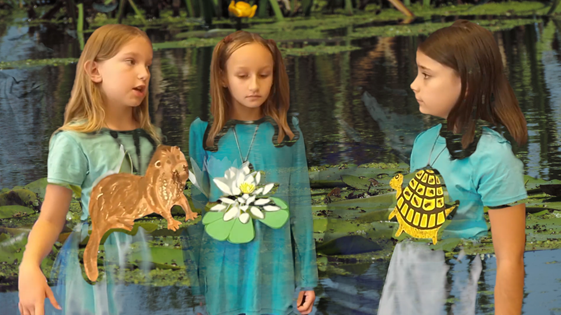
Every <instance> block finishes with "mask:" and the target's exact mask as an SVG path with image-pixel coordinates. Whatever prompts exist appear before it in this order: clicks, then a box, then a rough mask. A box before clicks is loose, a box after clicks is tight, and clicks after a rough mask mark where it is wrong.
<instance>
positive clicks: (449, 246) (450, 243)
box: [430, 238, 462, 252]
mask: <svg viewBox="0 0 561 315" xmlns="http://www.w3.org/2000/svg"><path fill="white" fill-rule="evenodd" d="M461 242H462V239H460V238H447V239H444V240H440V241H438V243H436V245H434V244H432V245H430V248H431V249H433V250H443V251H445V252H449V251H452V250H454V248H456V246H458V245H459V244H460V243H461Z"/></svg>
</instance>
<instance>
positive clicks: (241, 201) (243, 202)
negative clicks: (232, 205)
mask: <svg viewBox="0 0 561 315" xmlns="http://www.w3.org/2000/svg"><path fill="white" fill-rule="evenodd" d="M238 202H239V203H241V204H245V203H246V202H245V200H244V199H243V198H242V197H239V198H238Z"/></svg>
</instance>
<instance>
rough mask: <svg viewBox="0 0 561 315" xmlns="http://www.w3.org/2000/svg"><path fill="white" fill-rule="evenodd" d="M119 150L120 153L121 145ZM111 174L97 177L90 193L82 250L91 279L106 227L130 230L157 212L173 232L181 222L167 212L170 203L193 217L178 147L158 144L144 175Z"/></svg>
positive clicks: (95, 275)
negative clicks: (87, 233)
mask: <svg viewBox="0 0 561 315" xmlns="http://www.w3.org/2000/svg"><path fill="white" fill-rule="evenodd" d="M121 153H122V155H123V156H124V151H123V149H122V148H121ZM119 167H120V166H119ZM115 173H116V172H113V171H110V172H109V175H107V176H106V177H103V178H101V180H100V181H99V182H98V183H97V184H96V185H95V186H94V188H93V190H92V192H91V200H90V204H89V213H90V217H91V221H92V233H91V235H90V239H89V240H88V244H87V245H86V249H85V251H84V266H85V269H86V275H87V276H88V278H89V279H90V280H91V281H96V280H97V278H98V275H99V272H98V269H97V253H98V249H99V246H100V241H101V239H102V238H103V236H104V234H105V233H107V232H108V231H109V230H111V229H125V230H127V231H132V229H133V226H134V221H135V220H136V219H140V218H142V217H144V216H146V215H149V214H152V213H157V214H159V215H161V216H162V217H164V218H165V219H166V220H167V223H168V229H170V230H173V231H176V230H177V228H178V227H179V225H181V222H179V221H177V220H175V219H174V218H173V217H172V215H171V208H172V207H173V206H174V205H178V206H181V207H182V208H183V210H184V211H185V215H186V216H185V221H187V220H189V219H193V220H194V219H195V218H196V217H197V213H194V212H192V211H191V208H190V206H189V201H188V200H187V197H186V196H185V195H184V194H183V191H184V189H185V184H186V182H187V179H188V178H189V170H188V164H187V160H186V159H185V155H183V153H182V152H181V150H180V149H179V148H178V147H175V146H174V147H171V146H167V145H159V146H158V147H157V148H156V151H155V152H154V155H153V156H152V159H151V160H150V164H149V165H148V168H147V169H146V174H145V175H144V176H138V175H134V174H129V173H117V174H115Z"/></svg>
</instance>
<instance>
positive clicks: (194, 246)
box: [182, 119, 208, 296]
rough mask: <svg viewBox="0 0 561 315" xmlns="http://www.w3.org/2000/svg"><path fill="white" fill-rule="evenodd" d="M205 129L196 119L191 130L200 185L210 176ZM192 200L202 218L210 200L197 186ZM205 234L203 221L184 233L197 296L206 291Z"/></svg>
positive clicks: (191, 147)
mask: <svg viewBox="0 0 561 315" xmlns="http://www.w3.org/2000/svg"><path fill="white" fill-rule="evenodd" d="M204 128H206V126H205V124H204V123H203V122H202V121H201V120H200V119H196V120H195V121H194V122H193V123H192V124H191V127H190V128H189V156H190V157H191V158H192V159H193V160H194V161H195V162H196V163H197V166H198V167H199V169H200V170H201V171H202V174H203V178H197V181H199V183H200V184H205V183H207V182H208V174H207V172H206V170H205V168H204V160H205V151H204V148H203V144H202V142H203V135H204ZM201 130H202V132H201ZM192 167H193V166H192ZM191 200H192V201H193V205H194V206H195V208H196V209H203V211H202V213H201V216H202V215H204V207H205V205H206V204H207V202H208V198H207V197H206V196H205V195H204V194H203V193H202V192H201V191H200V190H199V189H198V188H197V187H195V185H191ZM203 233H204V227H203V224H202V220H201V221H199V222H197V223H196V224H194V225H190V226H188V227H187V228H186V229H185V231H184V232H183V233H182V247H183V257H184V261H185V268H186V271H187V275H188V276H189V280H190V282H191V290H192V293H193V295H196V296H200V295H202V294H203V293H204V290H205V289H204V284H203V283H201V281H200V276H199V273H200V272H201V270H200V257H201V250H202V244H201V242H202V238H203Z"/></svg>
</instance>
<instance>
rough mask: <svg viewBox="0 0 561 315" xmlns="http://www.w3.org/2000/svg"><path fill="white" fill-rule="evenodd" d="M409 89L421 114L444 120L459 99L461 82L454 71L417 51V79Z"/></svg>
mask: <svg viewBox="0 0 561 315" xmlns="http://www.w3.org/2000/svg"><path fill="white" fill-rule="evenodd" d="M411 89H412V90H413V92H415V98H416V99H417V102H419V110H420V111H421V113H423V114H427V115H432V116H436V117H440V118H444V119H446V118H447V117H448V114H449V113H450V111H451V110H452V108H453V107H454V105H455V104H456V102H457V101H458V98H459V97H460V92H461V89H462V81H461V79H460V77H459V76H458V75H457V74H456V72H455V71H454V69H452V68H450V67H447V66H445V65H443V64H441V63H438V62H437V61H435V60H433V59H431V58H429V57H428V56H427V55H425V54H423V53H422V52H421V51H419V50H417V77H416V78H415V80H414V81H413V83H411Z"/></svg>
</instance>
